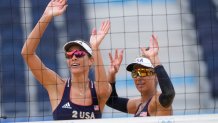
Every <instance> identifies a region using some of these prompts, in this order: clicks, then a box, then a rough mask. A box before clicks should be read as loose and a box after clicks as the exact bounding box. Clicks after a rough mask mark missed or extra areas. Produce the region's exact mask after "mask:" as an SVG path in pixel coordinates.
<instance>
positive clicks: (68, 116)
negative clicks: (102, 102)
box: [53, 79, 102, 120]
mask: <svg viewBox="0 0 218 123" xmlns="http://www.w3.org/2000/svg"><path fill="white" fill-rule="evenodd" d="M89 87H90V89H91V96H92V105H90V106H81V105H77V104H74V103H72V102H71V101H70V88H71V79H68V80H67V83H66V86H65V89H64V94H63V97H62V100H61V102H60V104H59V105H58V106H57V108H56V109H55V110H54V112H53V119H54V120H73V119H95V118H101V117H102V114H101V111H100V107H99V105H98V98H97V94H96V90H95V86H94V83H93V82H91V81H90V86H89Z"/></svg>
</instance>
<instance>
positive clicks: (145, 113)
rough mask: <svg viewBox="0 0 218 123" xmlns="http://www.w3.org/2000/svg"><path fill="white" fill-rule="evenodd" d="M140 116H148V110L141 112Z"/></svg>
mask: <svg viewBox="0 0 218 123" xmlns="http://www.w3.org/2000/svg"><path fill="white" fill-rule="evenodd" d="M139 116H140V117H146V116H147V112H141V113H140V115H139Z"/></svg>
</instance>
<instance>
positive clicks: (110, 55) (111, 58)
mask: <svg viewBox="0 0 218 123" xmlns="http://www.w3.org/2000/svg"><path fill="white" fill-rule="evenodd" d="M109 58H110V61H111V63H112V62H113V57H112V54H111V53H109Z"/></svg>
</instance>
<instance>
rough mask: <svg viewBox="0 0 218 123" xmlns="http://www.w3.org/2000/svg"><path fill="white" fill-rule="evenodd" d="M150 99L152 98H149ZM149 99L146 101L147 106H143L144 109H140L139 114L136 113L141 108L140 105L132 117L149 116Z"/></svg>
mask: <svg viewBox="0 0 218 123" xmlns="http://www.w3.org/2000/svg"><path fill="white" fill-rule="evenodd" d="M151 99H152V98H151ZM151 99H149V100H148V102H147V104H146V105H145V107H144V108H143V109H142V111H141V112H139V113H137V112H138V110H139V107H140V106H141V104H140V105H139V107H138V110H137V111H136V114H135V116H134V117H146V116H150V114H149V112H148V105H149V103H150V101H151Z"/></svg>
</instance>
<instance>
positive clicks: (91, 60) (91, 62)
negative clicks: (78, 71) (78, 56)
mask: <svg viewBox="0 0 218 123" xmlns="http://www.w3.org/2000/svg"><path fill="white" fill-rule="evenodd" d="M93 64H94V58H93V57H90V58H89V66H92V65H93Z"/></svg>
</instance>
